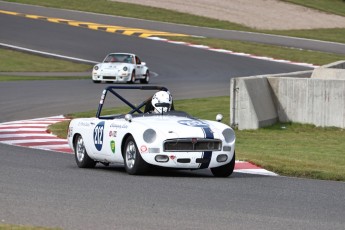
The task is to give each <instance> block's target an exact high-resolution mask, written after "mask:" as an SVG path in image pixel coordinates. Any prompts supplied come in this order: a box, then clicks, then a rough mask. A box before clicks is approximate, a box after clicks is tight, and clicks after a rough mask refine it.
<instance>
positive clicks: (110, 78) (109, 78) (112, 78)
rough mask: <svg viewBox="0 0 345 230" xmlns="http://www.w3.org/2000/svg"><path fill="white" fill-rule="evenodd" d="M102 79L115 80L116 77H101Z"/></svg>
mask: <svg viewBox="0 0 345 230" xmlns="http://www.w3.org/2000/svg"><path fill="white" fill-rule="evenodd" d="M103 79H105V80H116V77H114V76H103Z"/></svg>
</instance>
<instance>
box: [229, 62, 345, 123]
mask: <svg viewBox="0 0 345 230" xmlns="http://www.w3.org/2000/svg"><path fill="white" fill-rule="evenodd" d="M332 64H333V65H332ZM332 64H330V65H327V66H323V67H320V68H318V69H315V70H314V71H302V72H294V73H288V74H275V75H261V76H251V77H244V78H234V79H231V82H230V97H231V100H230V109H231V111H230V124H231V125H232V126H233V127H237V128H238V129H257V128H260V127H264V126H268V125H272V124H274V123H275V122H277V121H281V122H289V121H291V122H299V123H308V124H315V125H316V126H322V127H325V126H335V127H340V128H345V61H344V62H337V63H332ZM343 67H344V69H341V68H343Z"/></svg>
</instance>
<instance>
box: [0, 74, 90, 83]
mask: <svg viewBox="0 0 345 230" xmlns="http://www.w3.org/2000/svg"><path fill="white" fill-rule="evenodd" d="M84 79H91V77H90V76H85V77H83V76H82V77H78V76H63V77H54V76H53V77H52V76H1V75H0V82H3V81H45V80H84Z"/></svg>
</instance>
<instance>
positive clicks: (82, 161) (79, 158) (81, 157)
mask: <svg viewBox="0 0 345 230" xmlns="http://www.w3.org/2000/svg"><path fill="white" fill-rule="evenodd" d="M74 155H75V161H76V162H77V165H78V167H79V168H93V167H95V165H96V161H94V160H92V159H91V158H90V157H89V155H88V154H87V152H86V149H85V144H84V140H83V137H82V136H81V135H78V136H77V137H76V138H75V141H74Z"/></svg>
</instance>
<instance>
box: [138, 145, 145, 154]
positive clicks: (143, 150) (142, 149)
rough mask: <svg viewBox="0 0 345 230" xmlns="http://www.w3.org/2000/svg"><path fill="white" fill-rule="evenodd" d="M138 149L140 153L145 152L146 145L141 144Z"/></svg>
mask: <svg viewBox="0 0 345 230" xmlns="http://www.w3.org/2000/svg"><path fill="white" fill-rule="evenodd" d="M140 151H141V152H142V153H146V152H147V147H146V145H142V146H141V147H140Z"/></svg>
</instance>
